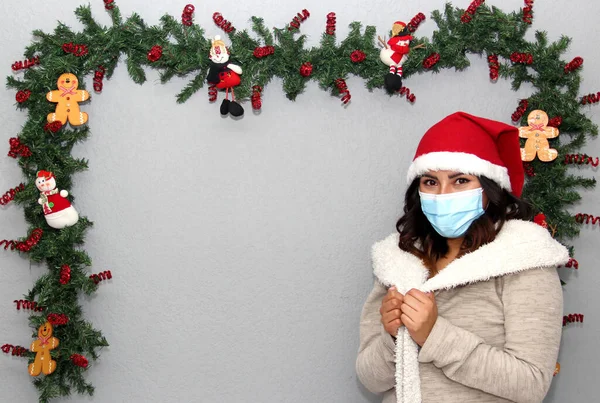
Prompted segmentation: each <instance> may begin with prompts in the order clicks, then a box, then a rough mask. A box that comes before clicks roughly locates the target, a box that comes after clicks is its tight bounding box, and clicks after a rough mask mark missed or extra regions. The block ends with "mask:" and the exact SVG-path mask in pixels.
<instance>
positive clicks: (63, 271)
mask: <svg viewBox="0 0 600 403" xmlns="http://www.w3.org/2000/svg"><path fill="white" fill-rule="evenodd" d="M58 281H59V283H61V284H62V285H67V284H69V281H71V267H69V265H67V264H63V265H62V266H61V268H60V278H59V280H58Z"/></svg>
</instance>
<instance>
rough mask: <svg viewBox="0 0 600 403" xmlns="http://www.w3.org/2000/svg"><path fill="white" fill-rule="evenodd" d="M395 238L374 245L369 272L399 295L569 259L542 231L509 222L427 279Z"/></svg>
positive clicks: (529, 224) (424, 270)
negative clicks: (494, 236)
mask: <svg viewBox="0 0 600 403" xmlns="http://www.w3.org/2000/svg"><path fill="white" fill-rule="evenodd" d="M398 239H399V234H397V233H394V234H392V235H390V236H388V237H387V238H385V239H384V240H382V241H380V242H378V243H376V244H375V245H374V246H373V250H372V258H373V271H374V273H375V276H376V277H377V278H378V279H379V281H381V282H382V283H383V284H384V285H388V286H392V285H395V286H396V287H397V288H398V291H400V292H406V291H408V290H410V289H411V288H419V289H420V290H421V291H435V290H441V289H449V288H453V287H457V286H460V285H464V284H469V283H475V282H478V281H487V280H489V279H490V278H493V277H499V276H503V275H506V274H512V273H518V272H520V271H524V270H529V269H534V268H539V267H554V266H558V265H561V264H565V263H566V262H567V261H568V260H569V252H568V251H567V248H565V247H564V246H563V245H561V244H560V243H559V242H557V241H556V240H554V239H553V238H552V236H551V235H550V234H549V232H548V231H547V230H546V229H545V228H543V227H541V226H540V225H538V224H535V223H532V222H528V221H521V220H510V221H507V222H506V223H505V224H504V227H503V228H502V230H501V231H500V233H499V234H498V236H497V237H496V239H495V240H494V241H492V242H490V243H489V244H487V245H484V246H482V247H480V248H479V249H477V250H476V251H474V252H471V253H468V254H466V255H463V256H461V257H460V258H458V259H455V260H454V261H452V262H451V263H450V264H448V266H446V267H445V268H444V269H443V270H442V271H441V272H440V273H439V274H438V275H436V276H435V277H433V278H431V279H429V280H428V279H427V277H428V275H429V272H428V270H427V268H426V267H425V266H424V265H423V263H422V262H421V260H420V259H419V258H417V257H416V256H414V255H412V254H410V253H408V252H405V251H403V250H401V249H400V248H399V247H398Z"/></svg>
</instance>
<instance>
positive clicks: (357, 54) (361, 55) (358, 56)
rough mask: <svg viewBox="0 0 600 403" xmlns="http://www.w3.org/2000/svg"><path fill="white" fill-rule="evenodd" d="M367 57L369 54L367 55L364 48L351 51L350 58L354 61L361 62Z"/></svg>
mask: <svg viewBox="0 0 600 403" xmlns="http://www.w3.org/2000/svg"><path fill="white" fill-rule="evenodd" d="M366 58H367V55H365V52H363V51H362V50H355V51H354V52H352V53H350V60H352V63H360V62H362V61H364V60H365V59H366Z"/></svg>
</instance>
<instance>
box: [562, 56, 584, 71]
mask: <svg viewBox="0 0 600 403" xmlns="http://www.w3.org/2000/svg"><path fill="white" fill-rule="evenodd" d="M582 65H583V58H582V57H579V56H577V57H576V58H574V59H573V60H571V61H570V62H569V63H567V64H565V74H569V73H571V72H573V71H575V70H577V69H578V68H580V67H581V66H582Z"/></svg>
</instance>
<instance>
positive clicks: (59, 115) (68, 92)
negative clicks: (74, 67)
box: [46, 73, 90, 126]
mask: <svg viewBox="0 0 600 403" xmlns="http://www.w3.org/2000/svg"><path fill="white" fill-rule="evenodd" d="M56 86H57V87H58V89H57V90H53V91H50V92H49V93H47V94H46V99H47V100H48V101H50V102H54V103H56V104H57V105H56V110H55V111H54V113H50V114H48V122H49V123H52V122H55V121H59V122H61V123H62V124H63V125H64V124H66V123H67V120H68V121H69V123H70V124H71V125H72V126H80V125H82V124H84V123H86V122H87V121H88V114H87V113H85V112H80V111H79V102H83V101H85V100H87V99H89V98H90V93H89V92H87V91H85V90H78V89H77V87H78V86H79V81H78V80H77V77H76V76H75V74H71V73H65V74H62V75H61V76H60V77H58V81H57V82H56Z"/></svg>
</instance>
